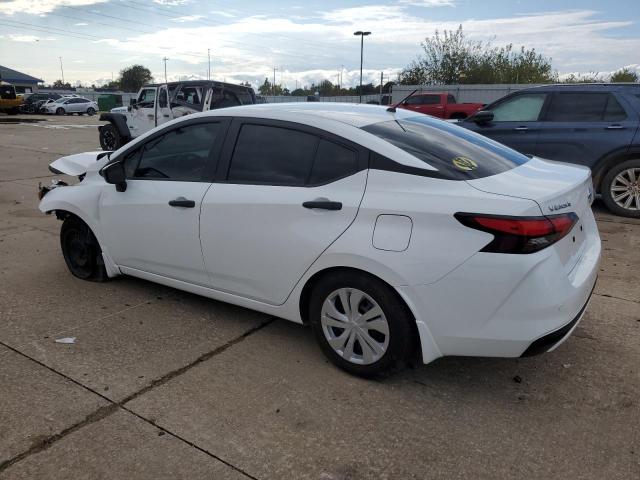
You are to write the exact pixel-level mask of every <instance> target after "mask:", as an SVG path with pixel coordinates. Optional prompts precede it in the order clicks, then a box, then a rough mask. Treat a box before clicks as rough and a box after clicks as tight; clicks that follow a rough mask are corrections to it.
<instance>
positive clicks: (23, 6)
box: [0, 0, 109, 15]
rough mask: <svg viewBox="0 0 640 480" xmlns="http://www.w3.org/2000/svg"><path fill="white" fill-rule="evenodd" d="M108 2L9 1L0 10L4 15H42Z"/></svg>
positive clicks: (72, 0) (78, 0)
mask: <svg viewBox="0 0 640 480" xmlns="http://www.w3.org/2000/svg"><path fill="white" fill-rule="evenodd" d="M108 1H109V0H9V1H7V2H2V10H0V13H2V14H4V15H13V14H14V13H26V14H30V15H42V14H45V13H50V12H53V11H54V10H55V9H56V8H58V7H66V6H72V7H74V6H75V7H78V6H83V5H94V4H96V3H104V2H108Z"/></svg>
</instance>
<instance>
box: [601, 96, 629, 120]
mask: <svg viewBox="0 0 640 480" xmlns="http://www.w3.org/2000/svg"><path fill="white" fill-rule="evenodd" d="M626 118H627V112H625V111H624V109H623V108H622V105H620V103H619V102H618V100H616V97H614V96H613V95H609V100H607V108H606V109H605V111H604V121H605V122H619V121H621V120H625V119H626Z"/></svg>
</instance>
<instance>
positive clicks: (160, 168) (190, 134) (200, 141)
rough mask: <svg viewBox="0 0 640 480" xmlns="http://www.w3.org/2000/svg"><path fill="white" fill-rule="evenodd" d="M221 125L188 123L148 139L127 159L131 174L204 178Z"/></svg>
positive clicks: (137, 176) (155, 177) (134, 176)
mask: <svg viewBox="0 0 640 480" xmlns="http://www.w3.org/2000/svg"><path fill="white" fill-rule="evenodd" d="M219 125H220V124H219V123H203V124H195V125H187V126H185V127H179V128H176V129H174V130H171V131H169V132H167V133H165V134H164V135H162V136H161V137H158V138H155V139H153V140H151V141H149V142H147V143H146V144H145V146H144V147H143V148H142V149H140V150H139V151H136V152H133V153H132V154H130V155H129V156H128V157H127V158H126V159H125V160H124V166H125V172H126V174H127V178H132V179H147V180H174V181H183V182H195V181H200V180H201V179H202V174H203V173H204V169H205V166H206V164H207V161H208V160H209V154H210V153H211V148H212V147H213V144H214V141H215V139H216V135H217V134H218V131H219Z"/></svg>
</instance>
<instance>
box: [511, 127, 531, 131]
mask: <svg viewBox="0 0 640 480" xmlns="http://www.w3.org/2000/svg"><path fill="white" fill-rule="evenodd" d="M514 130H515V131H516V132H526V131H527V130H529V127H516V128H514Z"/></svg>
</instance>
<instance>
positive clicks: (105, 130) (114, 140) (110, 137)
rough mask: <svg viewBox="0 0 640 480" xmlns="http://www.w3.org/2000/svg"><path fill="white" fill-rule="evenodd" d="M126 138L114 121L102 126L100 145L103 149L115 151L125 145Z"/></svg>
mask: <svg viewBox="0 0 640 480" xmlns="http://www.w3.org/2000/svg"><path fill="white" fill-rule="evenodd" d="M124 143H125V142H124V140H123V138H122V135H120V132H119V131H118V129H117V128H116V126H115V125H114V124H112V123H109V124H107V125H103V126H102V127H100V146H101V147H102V149H103V150H106V151H114V150H117V149H119V148H120V147H121V146H122V145H124Z"/></svg>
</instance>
